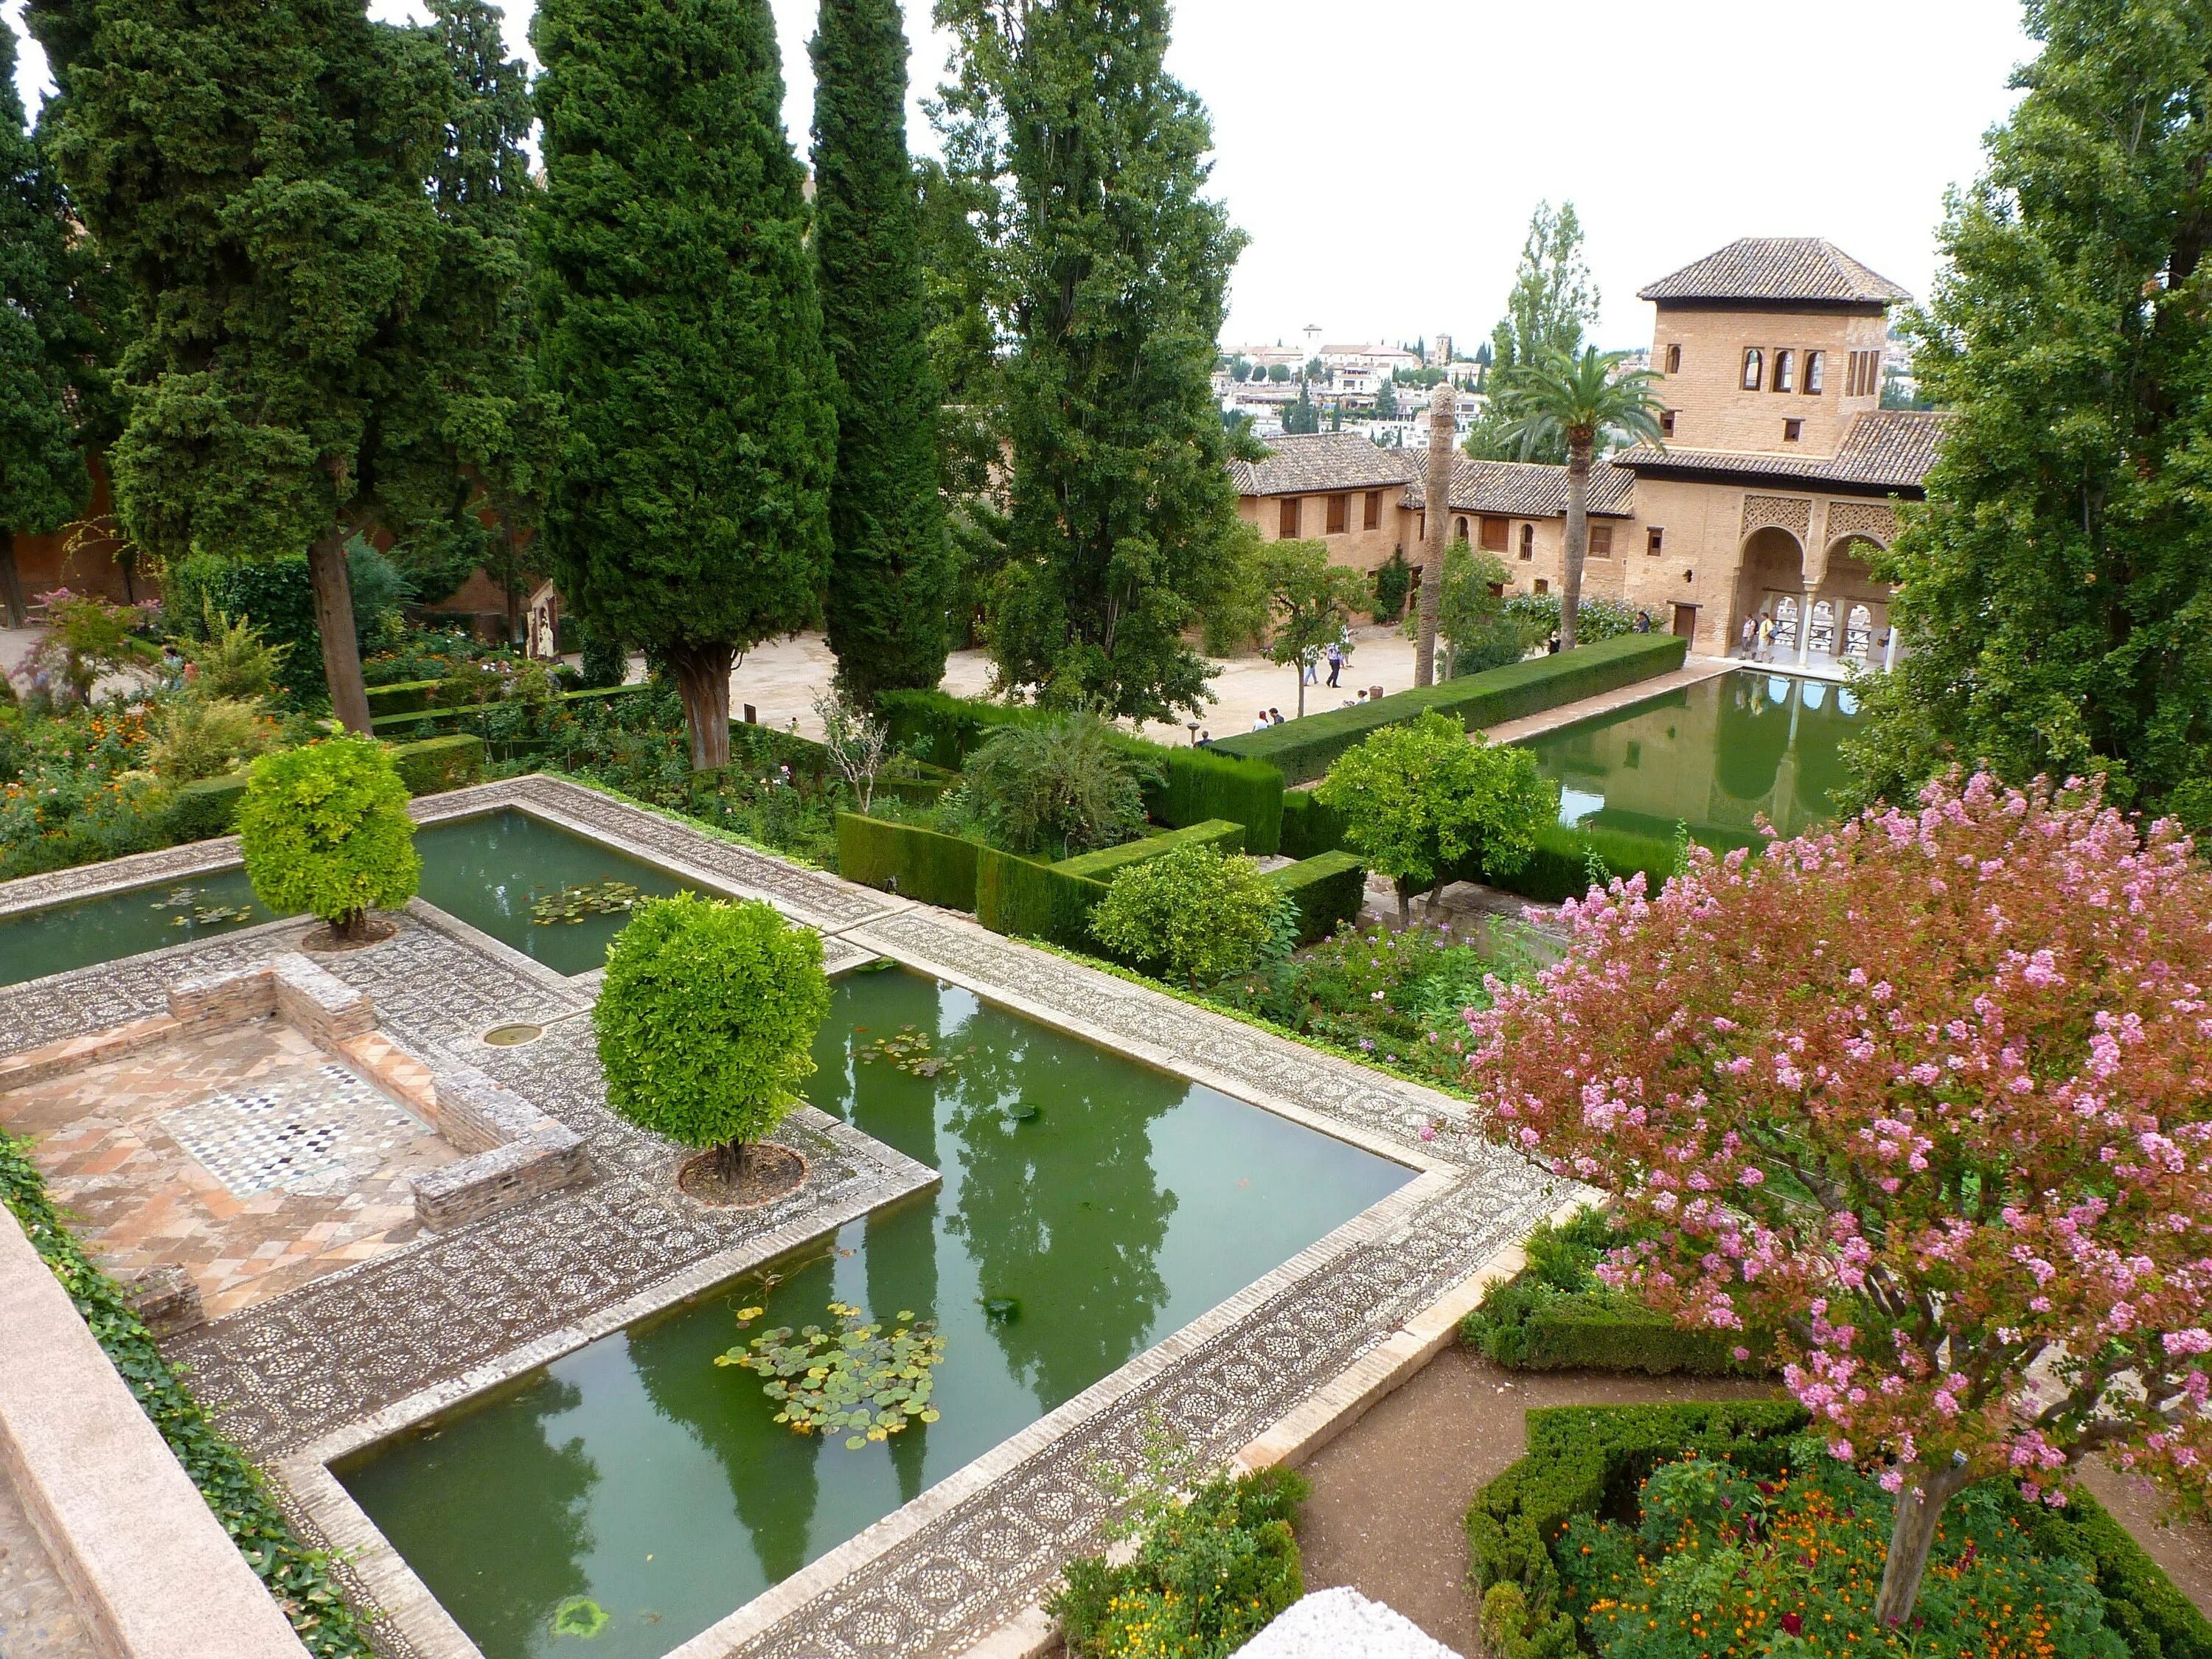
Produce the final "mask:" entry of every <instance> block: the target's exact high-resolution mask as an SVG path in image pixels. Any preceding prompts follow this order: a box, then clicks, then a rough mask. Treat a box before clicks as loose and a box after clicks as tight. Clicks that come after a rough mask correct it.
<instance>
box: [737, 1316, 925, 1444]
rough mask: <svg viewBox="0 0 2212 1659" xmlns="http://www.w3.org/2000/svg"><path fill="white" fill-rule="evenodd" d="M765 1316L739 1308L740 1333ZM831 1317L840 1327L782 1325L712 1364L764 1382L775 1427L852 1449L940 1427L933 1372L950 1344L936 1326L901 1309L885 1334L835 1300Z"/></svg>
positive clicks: (865, 1317) (878, 1327)
mask: <svg viewBox="0 0 2212 1659" xmlns="http://www.w3.org/2000/svg"><path fill="white" fill-rule="evenodd" d="M765 1311H766V1310H764V1309H761V1308H740V1309H739V1310H738V1328H739V1329H740V1330H742V1329H744V1328H745V1327H747V1326H748V1325H750V1324H751V1323H752V1322H753V1321H754V1320H756V1319H758V1318H759V1317H760V1316H762V1314H763V1312H765ZM829 1315H830V1317H831V1318H832V1319H833V1320H834V1321H835V1324H833V1325H832V1326H830V1327H829V1328H826V1329H825V1328H823V1327H822V1326H820V1325H808V1326H805V1327H803V1328H800V1329H799V1331H798V1332H796V1333H793V1330H792V1328H791V1327H790V1326H788V1325H779V1326H777V1327H776V1328H775V1329H773V1330H767V1331H763V1332H762V1333H761V1334H759V1335H758V1336H756V1337H754V1338H753V1339H752V1340H751V1341H750V1342H749V1343H748V1344H747V1345H746V1346H744V1347H742V1348H732V1349H731V1350H730V1351H729V1352H727V1353H723V1354H718V1355H716V1356H715V1358H714V1363H715V1364H717V1365H742V1366H744V1368H745V1369H746V1370H750V1371H754V1372H757V1373H758V1374H759V1375H760V1376H764V1377H766V1378H767V1379H768V1381H767V1383H765V1384H764V1385H763V1389H762V1392H763V1393H764V1394H766V1395H768V1397H769V1399H771V1400H773V1401H777V1402H778V1403H779V1404H780V1405H781V1407H782V1409H781V1410H780V1411H778V1412H777V1413H776V1414H775V1420H776V1421H777V1422H779V1423H788V1424H789V1425H791V1427H792V1429H793V1431H794V1432H796V1433H799V1434H813V1433H817V1432H819V1433H821V1434H823V1435H825V1436H826V1435H830V1434H835V1433H837V1432H839V1431H845V1433H846V1441H845V1444H846V1446H847V1447H848V1449H852V1450H854V1451H858V1450H859V1449H860V1448H861V1447H863V1446H865V1445H866V1444H867V1443H869V1442H870V1441H872V1440H887V1439H889V1438H890V1437H891V1436H892V1435H895V1434H897V1433H899V1432H900V1431H902V1430H903V1429H904V1428H905V1427H906V1426H907V1425H908V1424H909V1423H915V1422H921V1423H934V1422H935V1421H937V1418H938V1413H937V1408H936V1407H934V1406H933V1405H932V1404H931V1403H930V1395H931V1387H932V1376H931V1374H932V1373H933V1371H934V1370H936V1368H937V1367H938V1366H939V1364H942V1363H944V1359H945V1339H944V1337H943V1336H941V1335H939V1334H938V1329H937V1322H936V1321H934V1320H931V1319H924V1320H920V1321H915V1317H914V1315H913V1313H912V1312H911V1311H910V1310H901V1311H900V1313H899V1316H898V1319H897V1322H896V1324H894V1325H893V1326H892V1328H890V1329H889V1330H886V1329H885V1328H884V1327H883V1326H881V1325H878V1324H875V1323H872V1322H870V1321H869V1320H868V1317H867V1315H866V1313H865V1312H863V1311H862V1310H860V1309H859V1308H856V1307H853V1306H851V1305H849V1304H846V1303H842V1302H832V1303H831V1304H829Z"/></svg>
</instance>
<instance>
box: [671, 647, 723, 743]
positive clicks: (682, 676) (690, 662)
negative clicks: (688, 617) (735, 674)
mask: <svg viewBox="0 0 2212 1659" xmlns="http://www.w3.org/2000/svg"><path fill="white" fill-rule="evenodd" d="M737 654H738V653H737V647H734V646H729V645H720V644H714V645H695V646H689V647H684V649H682V650H679V651H672V652H671V653H669V663H670V665H671V667H673V668H674V669H675V671H676V689H677V690H678V691H679V692H681V693H682V694H683V696H684V720H685V721H686V722H687V723H688V724H689V725H690V728H691V769H692V770H693V771H695V772H707V771H712V770H714V769H716V768H718V767H723V766H727V765H728V764H729V763H730V670H731V668H732V666H733V665H735V662H736V659H737Z"/></svg>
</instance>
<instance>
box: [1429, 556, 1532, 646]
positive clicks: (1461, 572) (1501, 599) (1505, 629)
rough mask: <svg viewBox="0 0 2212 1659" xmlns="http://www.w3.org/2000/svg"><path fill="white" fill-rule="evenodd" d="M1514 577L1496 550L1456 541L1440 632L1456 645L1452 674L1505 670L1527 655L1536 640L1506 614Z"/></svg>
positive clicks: (1447, 561) (1440, 608) (1448, 560)
mask: <svg viewBox="0 0 2212 1659" xmlns="http://www.w3.org/2000/svg"><path fill="white" fill-rule="evenodd" d="M1511 580H1513V573H1512V572H1511V571H1510V570H1508V569H1507V568H1505V563H1504V561H1503V560H1502V559H1500V558H1499V557H1498V556H1497V555H1496V554H1495V553H1480V552H1477V551H1476V550H1474V548H1472V547H1470V546H1468V544H1467V543H1466V542H1465V541H1464V540H1461V541H1455V542H1454V543H1453V544H1451V548H1450V550H1449V551H1448V552H1447V553H1446V554H1445V555H1444V580H1443V593H1442V595H1441V597H1440V598H1439V599H1438V600H1437V634H1438V635H1441V636H1442V638H1443V641H1444V643H1445V644H1446V645H1447V646H1448V647H1450V652H1451V662H1450V666H1449V669H1447V670H1446V673H1447V676H1448V677H1457V676H1459V675H1462V674H1479V673H1480V672H1481V671H1483V670H1484V669H1486V668H1502V667H1504V665H1506V664H1508V663H1515V662H1518V661H1520V660H1521V659H1522V657H1523V656H1524V655H1526V654H1527V653H1528V647H1529V644H1530V643H1531V641H1529V639H1528V635H1526V634H1524V633H1523V632H1522V629H1520V627H1519V626H1518V625H1516V623H1514V622H1513V621H1512V620H1511V619H1510V618H1509V617H1507V616H1506V614H1505V595H1504V587H1505V585H1506V584H1507V583H1508V582H1510V581H1511ZM1550 631H1551V630H1550V629H1546V630H1545V632H1546V633H1547V634H1548V633H1549V632H1550Z"/></svg>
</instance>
